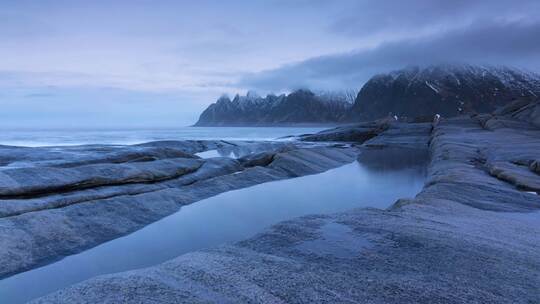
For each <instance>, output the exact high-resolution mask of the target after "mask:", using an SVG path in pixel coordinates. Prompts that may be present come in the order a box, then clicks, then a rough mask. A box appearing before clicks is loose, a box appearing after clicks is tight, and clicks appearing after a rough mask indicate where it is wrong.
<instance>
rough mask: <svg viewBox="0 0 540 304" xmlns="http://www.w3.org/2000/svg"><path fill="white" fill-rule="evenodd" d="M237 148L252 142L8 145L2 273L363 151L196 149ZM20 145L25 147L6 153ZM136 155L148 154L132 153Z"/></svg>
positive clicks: (0, 230) (2, 178)
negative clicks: (220, 153)
mask: <svg viewBox="0 0 540 304" xmlns="http://www.w3.org/2000/svg"><path fill="white" fill-rule="evenodd" d="M234 145H247V143H224V142H199V143H197V145H196V146H194V142H156V143H149V144H144V145H137V146H122V147H117V146H116V147H109V146H90V147H89V146H86V147H72V148H54V149H53V148H35V149H31V148H14V147H3V148H2V149H0V150H4V152H3V155H5V156H12V159H10V160H9V161H7V160H6V157H4V160H5V162H6V164H5V167H4V170H1V171H0V197H1V199H0V239H2V246H1V248H0V264H1V265H2V268H1V269H0V277H6V276H9V275H11V274H14V273H17V272H21V271H24V270H28V269H31V268H34V267H37V266H39V265H43V264H46V263H50V262H52V261H54V260H57V259H59V258H62V257H64V256H67V255H70V254H73V253H77V252H80V251H82V250H84V249H87V248H90V247H93V246H96V245H98V244H100V243H103V242H106V241H108V240H111V239H114V238H117V237H119V236H122V235H125V234H128V233H130V232H133V231H135V230H137V229H140V228H142V227H144V226H145V225H147V224H149V223H151V222H154V221H156V220H158V219H160V218H162V217H164V216H167V215H169V214H171V213H173V212H176V211H178V210H179V208H181V206H183V205H186V204H190V203H193V202H195V201H198V200H201V199H204V198H207V197H210V196H213V195H216V194H218V193H221V192H225V191H229V190H233V189H238V188H242V187H247V186H251V185H255V184H258V183H263V182H268V181H272V180H278V179H284V178H290V177H295V176H302V175H306V174H314V173H319V172H322V171H325V170H328V169H331V168H334V167H337V166H340V165H342V164H345V163H348V162H352V161H353V160H354V159H355V158H356V156H357V150H356V149H355V148H342V147H332V146H318V147H302V146H299V145H297V146H295V145H290V144H288V145H281V146H280V145H267V144H261V145H262V146H264V147H265V148H268V147H269V146H270V147H272V148H271V149H269V150H267V152H265V153H267V154H268V155H269V160H268V161H265V162H257V161H254V160H251V161H247V160H244V159H239V160H236V159H233V158H226V157H217V158H208V159H201V158H198V157H197V156H195V155H193V154H192V153H194V152H200V151H201V150H204V149H208V148H216V147H221V148H223V147H224V146H234ZM285 146H286V148H285ZM18 149H20V150H21V152H19V154H12V153H8V152H6V151H5V150H9V151H13V150H18ZM248 150H249V149H248ZM148 151H150V152H148ZM156 151H160V152H159V153H157V152H156ZM164 151H166V152H164ZM172 151H175V152H172ZM135 154H136V155H138V157H137V158H135V159H136V160H139V161H133V157H131V156H130V157H125V155H135ZM81 155H85V156H82V157H79V156H81ZM111 155H112V156H111ZM118 155H120V156H118ZM14 156H15V157H14ZM40 156H42V157H40ZM17 157H20V158H17ZM150 157H159V159H150ZM141 159H142V160H141ZM111 160H114V161H111ZM14 164H24V166H23V165H21V166H19V168H17V167H18V166H15V165H14Z"/></svg>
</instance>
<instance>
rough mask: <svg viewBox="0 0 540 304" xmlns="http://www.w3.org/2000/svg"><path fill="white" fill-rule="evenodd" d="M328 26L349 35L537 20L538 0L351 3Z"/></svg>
mask: <svg viewBox="0 0 540 304" xmlns="http://www.w3.org/2000/svg"><path fill="white" fill-rule="evenodd" d="M349 5H350V6H348V7H345V8H344V9H343V11H342V12H341V14H339V16H336V20H335V22H333V23H332V24H331V26H330V28H331V30H332V31H334V32H336V33H343V34H347V35H350V36H358V35H375V34H379V33H391V32H404V31H405V32H406V31H412V32H413V33H414V32H416V33H417V32H419V31H421V30H433V29H437V28H439V27H442V28H455V27H456V26H461V25H466V24H469V23H471V22H475V21H478V20H492V21H495V22H507V21H511V20H513V21H515V20H518V19H536V18H538V14H539V13H540V1H537V0H489V1H482V0H481V1H470V0H452V1H448V0H398V1H354V2H353V3H352V4H349Z"/></svg>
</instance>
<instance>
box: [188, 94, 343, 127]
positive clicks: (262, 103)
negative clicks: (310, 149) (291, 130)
mask: <svg viewBox="0 0 540 304" xmlns="http://www.w3.org/2000/svg"><path fill="white" fill-rule="evenodd" d="M350 107H351V104H350V103H348V102H347V101H346V100H345V99H344V98H342V96H339V95H324V96H323V95H316V94H314V93H313V92H311V91H308V90H298V91H295V92H292V93H291V94H289V95H279V96H276V95H268V96H266V97H264V98H263V97H260V96H258V95H256V94H255V93H253V92H248V94H247V95H246V96H239V95H236V96H235V97H234V98H233V99H232V100H231V99H229V98H228V97H226V96H222V97H221V98H219V99H218V101H217V102H215V103H213V104H211V105H210V106H209V107H208V108H207V109H206V110H205V111H204V112H203V113H202V114H201V116H200V117H199V121H197V123H196V124H195V126H245V125H280V124H282V125H286V124H297V123H298V124H300V123H306V124H307V123H332V122H337V121H340V120H342V119H343V117H344V116H345V114H346V113H347V111H348V110H349V109H350Z"/></svg>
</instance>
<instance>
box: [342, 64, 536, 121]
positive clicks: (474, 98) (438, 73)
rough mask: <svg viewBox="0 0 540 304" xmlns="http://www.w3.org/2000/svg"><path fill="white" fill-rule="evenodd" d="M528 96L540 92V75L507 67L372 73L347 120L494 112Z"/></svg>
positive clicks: (442, 67)
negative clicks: (514, 100)
mask: <svg viewBox="0 0 540 304" xmlns="http://www.w3.org/2000/svg"><path fill="white" fill-rule="evenodd" d="M522 96H532V97H536V96H540V76H539V75H537V74H533V73H529V72H524V71H521V70H517V69H512V68H507V67H481V66H472V65H438V66H431V67H427V68H418V67H412V68H407V69H403V70H399V71H395V72H392V73H388V74H381V75H377V76H374V77H372V78H371V79H370V80H369V81H368V82H367V83H366V84H365V85H364V86H363V87H362V89H361V90H360V92H359V93H358V96H357V98H356V101H355V104H354V106H353V107H352V109H351V111H350V113H349V114H348V115H347V118H346V120H349V121H363V120H373V119H377V118H381V117H385V116H388V115H397V116H399V117H402V116H407V117H411V118H412V117H418V116H432V115H435V114H441V115H442V116H446V117H451V116H456V115H459V114H461V113H472V112H491V111H493V110H495V109H496V108H497V107H500V106H503V105H505V104H506V103H508V102H509V101H511V100H513V99H515V98H518V97H522Z"/></svg>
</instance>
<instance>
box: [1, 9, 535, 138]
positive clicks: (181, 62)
mask: <svg viewBox="0 0 540 304" xmlns="http://www.w3.org/2000/svg"><path fill="white" fill-rule="evenodd" d="M539 54H540V1H538V0H513V1H510V0H485V1H471V0H469V1H465V0H452V1H449V0H445V1H442V0H414V1H412V0H411V1H406V0H396V1H362V0H341V1H340V0H333V1H331V0H328V1H323V0H311V1H310V0H268V1H257V0H251V1H247V0H246V1H240V0H236V1H235V0H233V1H223V0H221V1H217V0H216V1H211V0H199V1H181V0H177V1H159V0H154V1H150V0H148V1H142V0H125V1H122V0H116V1H105V0H94V1H83V0H79V1H77V0H70V1H68V0H65V1H61V0H58V1H54V0H51V1H48V0H39V1H38V0H34V1H26V0H13V1H10V0H0V58H1V60H0V106H1V108H2V111H0V127H4V128H5V127H10V128H20V127H24V128H58V127H67V128H69V127H89V128H93V127H99V128H107V127H111V128H118V127H174V126H184V125H189V124H192V123H194V122H195V121H196V119H197V117H198V114H199V113H200V112H201V111H202V110H203V109H204V108H205V107H206V106H208V104H210V103H212V102H213V101H214V100H215V99H216V98H217V97H219V95H221V94H223V93H228V94H235V93H236V92H245V91H246V90H248V89H254V90H256V91H259V92H261V93H267V92H270V91H273V92H283V91H288V90H291V89H295V88H311V89H315V90H317V89H324V90H339V89H347V88H355V89H359V88H360V87H361V86H362V84H363V83H364V82H365V81H366V80H367V79H368V78H369V77H370V76H371V75H373V74H374V73H379V72H385V71H389V70H393V69H398V68H402V67H405V66H408V65H415V64H422V65H424V64H434V63H439V62H469V63H479V64H504V65H512V66H518V67H521V68H526V69H530V70H533V71H538V70H540V55H539Z"/></svg>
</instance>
